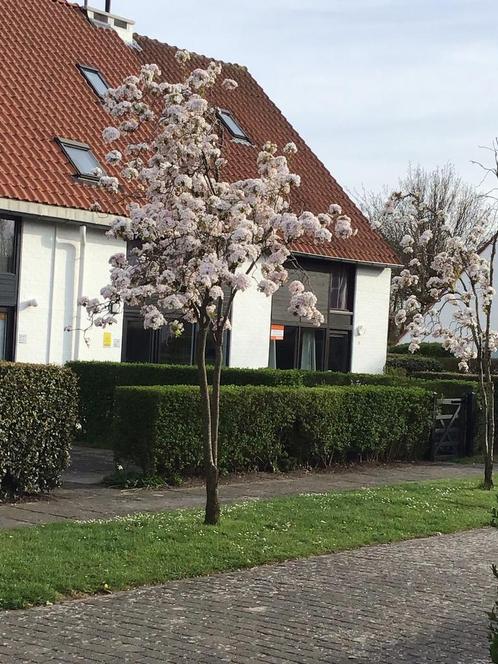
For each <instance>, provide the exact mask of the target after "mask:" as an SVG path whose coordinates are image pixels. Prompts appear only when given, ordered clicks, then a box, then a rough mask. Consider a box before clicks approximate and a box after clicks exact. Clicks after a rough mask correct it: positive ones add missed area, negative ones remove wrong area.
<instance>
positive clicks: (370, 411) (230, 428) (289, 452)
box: [113, 385, 433, 477]
mask: <svg viewBox="0 0 498 664" xmlns="http://www.w3.org/2000/svg"><path fill="white" fill-rule="evenodd" d="M432 413H433V394H432V393H431V392H429V391H427V390H423V389H420V388H416V387H415V388H413V387H403V388H395V387H387V386H348V387H346V386H345V387H315V388H313V389H305V388H303V387H297V388H292V387H278V388H275V387H256V386H249V387H244V388H241V387H235V386H224V387H223V388H222V391H221V419H220V456H219V467H220V470H221V471H222V472H232V471H247V470H255V469H258V470H274V469H277V468H279V469H284V470H287V469H288V468H289V467H292V466H296V465H304V466H324V465H327V464H329V463H331V462H332V461H345V460H348V459H358V458H362V459H379V460H390V459H404V460H408V459H422V458H426V457H427V455H428V454H429V447H430V443H429V438H430V430H431V419H432ZM113 441H114V450H115V454H116V457H117V458H118V459H119V460H120V461H122V462H124V461H131V462H133V463H135V464H137V465H138V466H139V467H141V468H142V470H143V472H144V473H145V474H146V475H149V476H150V475H156V474H159V475H162V476H165V477H168V476H170V475H177V474H180V475H182V476H185V475H192V474H197V473H199V472H200V471H201V470H202V467H203V461H202V443H201V421H200V404H199V392H198V390H197V388H195V387H193V386H184V385H180V386H155V387H144V386H143V387H118V388H117V389H116V415H115V427H114V435H113Z"/></svg>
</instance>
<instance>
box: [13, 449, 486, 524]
mask: <svg viewBox="0 0 498 664" xmlns="http://www.w3.org/2000/svg"><path fill="white" fill-rule="evenodd" d="M113 468H114V465H113V460H112V452H110V451H109V450H94V449H91V448H83V447H76V448H74V449H73V462H72V466H71V467H70V468H69V470H68V471H67V472H66V473H65V475H64V482H63V486H62V487H61V488H60V489H57V490H56V491H54V492H53V493H52V494H50V495H49V496H48V497H44V498H41V499H39V500H30V501H27V502H21V503H16V504H4V505H0V528H17V527H20V526H30V525H37V524H42V523H52V522H56V521H67V520H82V521H87V520H91V519H108V518H111V517H114V516H123V515H125V514H134V513H136V512H160V511H163V510H171V509H179V508H182V507H200V506H202V505H203V504H204V487H203V486H202V484H199V485H195V486H184V487H174V488H162V489H123V490H120V489H112V488H107V487H104V486H101V485H99V482H100V481H101V480H102V478H103V477H104V475H106V474H109V473H111V472H112V470H113ZM481 474H482V467H480V466H477V465H469V466H467V465H463V464H451V463H434V464H432V463H421V464H393V465H385V466H382V465H379V466H374V465H367V466H358V467H355V468H354V469H347V470H340V471H337V470H335V471H331V472H314V473H291V474H289V475H272V474H270V473H260V474H258V475H251V476H247V477H241V478H230V479H228V480H222V485H221V487H220V497H221V500H222V501H223V502H235V501H243V500H257V499H260V498H273V497H277V496H287V495H295V494H300V493H322V492H326V491H333V490H341V491H342V490H347V489H359V488H362V487H370V486H380V485H386V484H399V483H402V482H419V481H423V480H437V479H465V478H476V479H477V478H479V477H480V476H481Z"/></svg>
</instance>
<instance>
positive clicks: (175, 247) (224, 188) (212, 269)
mask: <svg viewBox="0 0 498 664" xmlns="http://www.w3.org/2000/svg"><path fill="white" fill-rule="evenodd" d="M189 59H190V56H189V54H188V52H186V51H178V52H177V60H178V61H179V62H180V63H181V64H186V63H187V62H188V61H189ZM220 74H221V65H220V64H219V63H216V62H212V63H210V64H209V65H208V66H207V68H206V69H194V70H193V71H192V72H191V73H190V74H188V76H186V78H185V80H184V81H183V82H181V83H167V82H158V81H159V76H160V71H159V69H158V68H157V66H155V65H146V66H144V67H142V70H141V72H140V74H139V75H138V76H130V77H128V78H127V79H126V80H125V81H124V83H123V84H122V85H121V86H120V87H118V88H116V89H113V90H109V93H108V96H107V101H106V108H107V110H108V111H109V113H110V114H111V116H112V117H113V118H114V119H115V121H116V124H115V126H111V127H108V128H107V129H105V130H104V132H103V137H104V140H105V141H106V142H108V143H109V144H112V143H114V142H115V141H117V140H119V139H122V137H123V135H126V134H130V133H132V132H135V131H138V133H139V134H140V141H139V142H134V143H130V144H129V145H127V147H126V149H124V150H123V149H121V150H118V149H112V150H110V152H109V154H108V155H107V161H108V163H110V164H113V165H118V167H119V168H120V172H121V175H122V176H123V177H124V178H125V179H126V180H128V181H132V182H135V183H136V185H137V189H138V190H139V191H140V192H141V193H142V194H143V196H144V198H145V202H144V203H141V204H139V203H133V204H130V206H129V215H128V217H127V218H119V219H116V220H115V222H114V224H113V226H112V228H111V230H110V231H109V235H110V236H111V237H113V238H119V239H122V240H125V241H126V242H128V243H133V245H134V246H135V248H134V249H133V250H132V251H131V254H130V256H129V257H127V256H125V255H124V254H116V255H115V256H112V257H111V259H110V265H111V271H110V274H111V278H110V283H109V285H107V286H106V287H105V288H103V289H102V291H101V295H102V297H103V298H104V301H103V302H102V301H101V302H99V301H96V300H88V299H86V298H85V299H84V300H83V301H82V303H81V304H82V305H83V306H85V307H86V309H87V311H88V313H89V315H90V317H92V318H93V323H94V324H98V325H102V326H105V325H108V324H110V323H112V322H113V320H114V319H113V317H112V316H111V315H110V314H109V313H104V314H103V312H105V311H109V310H111V309H112V308H113V306H112V305H114V304H118V303H125V304H127V305H130V306H133V307H140V308H141V312H142V315H143V319H144V325H145V327H148V328H152V329H157V328H159V327H161V326H163V325H166V324H168V325H170V327H171V328H172V330H173V332H174V333H175V334H181V332H182V329H183V328H182V325H183V324H182V323H181V322H179V321H178V320H175V321H174V322H173V323H170V322H169V320H170V318H171V317H172V316H173V315H176V316H177V317H178V318H180V319H181V320H183V321H186V322H189V323H200V324H202V325H203V326H206V325H207V326H209V328H210V329H211V331H212V333H213V335H214V336H215V339H216V338H217V335H218V338H220V334H221V333H222V332H223V330H224V329H226V328H227V327H228V326H229V315H230V309H231V305H232V302H233V299H234V297H235V295H236V294H237V293H238V292H239V291H245V290H247V289H248V288H250V287H251V286H253V285H256V287H257V288H258V289H259V290H260V291H261V292H262V293H264V294H265V295H267V296H271V295H272V294H273V293H274V292H275V291H276V290H277V289H279V288H280V287H281V286H282V285H284V284H285V283H286V282H287V279H288V273H287V270H286V269H285V267H284V265H285V263H286V261H287V260H288V258H289V255H290V246H291V244H292V242H294V241H295V240H298V239H299V238H302V237H303V236H306V237H307V238H309V239H312V240H313V241H315V242H329V241H331V240H332V238H333V237H334V236H335V237H338V238H341V239H347V238H349V237H351V235H353V233H354V231H353V229H352V226H351V221H350V219H349V218H348V217H347V216H345V215H344V214H343V213H342V210H341V208H340V207H339V206H338V205H331V206H330V207H329V209H328V210H327V211H324V212H323V213H321V214H314V213H312V212H307V211H305V212H301V213H300V214H296V213H294V212H292V210H291V209H290V204H289V197H290V194H291V191H292V190H293V189H294V188H296V187H298V186H299V184H300V178H299V176H298V175H295V174H293V173H292V172H291V171H290V169H289V165H288V162H287V156H290V155H293V154H295V153H296V151H297V148H296V145H295V144H294V143H288V144H287V145H286V146H285V147H284V148H283V152H284V154H280V153H279V150H278V148H277V146H276V145H275V144H273V143H271V142H268V143H266V144H265V145H264V146H263V148H262V150H261V151H260V153H259V154H258V156H257V170H258V177H255V178H250V179H245V180H239V181H236V182H228V181H224V180H223V179H222V177H221V172H222V170H223V167H224V166H225V163H226V162H225V159H224V158H223V157H222V154H221V148H220V145H221V141H220V136H221V131H222V129H221V127H220V124H219V120H218V116H217V113H216V109H215V108H214V107H213V106H211V105H210V104H209V103H208V100H207V98H206V97H207V95H208V93H209V90H210V89H211V88H212V87H213V86H214V85H215V84H216V83H217V81H218V79H219V77H220ZM222 86H223V88H225V89H226V90H235V89H236V88H237V83H236V81H233V80H232V79H225V80H224V81H223V82H222ZM153 119H154V127H155V129H154V130H147V129H146V127H145V126H144V125H147V124H148V125H149V126H151V123H150V121H151V120H153ZM144 137H145V139H144ZM286 155H287V156H286ZM101 184H102V185H103V186H105V187H107V188H109V189H111V190H112V191H116V188H117V186H118V184H117V180H116V179H115V178H102V179H101ZM289 289H290V305H289V310H290V311H292V312H293V313H294V314H295V315H296V316H299V317H302V318H306V319H307V320H310V321H312V322H313V323H314V324H317V325H319V324H320V323H321V322H322V321H323V316H322V314H321V313H320V312H319V311H318V309H317V307H316V302H317V300H316V297H315V296H314V295H313V293H311V292H310V291H307V290H306V289H305V287H304V285H303V284H302V283H301V282H300V281H293V282H292V283H291V284H290V286H289Z"/></svg>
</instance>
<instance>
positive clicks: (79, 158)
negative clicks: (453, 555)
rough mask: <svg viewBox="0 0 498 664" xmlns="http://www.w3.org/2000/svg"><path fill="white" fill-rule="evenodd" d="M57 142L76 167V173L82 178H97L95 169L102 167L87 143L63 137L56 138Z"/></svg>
mask: <svg viewBox="0 0 498 664" xmlns="http://www.w3.org/2000/svg"><path fill="white" fill-rule="evenodd" d="M57 142H58V143H59V145H60V146H61V148H62V149H63V151H64V154H65V155H66V157H67V158H68V159H69V161H70V162H71V164H72V165H73V166H74V168H75V169H76V172H77V175H79V176H80V177H84V178H93V179H96V178H97V175H96V170H97V169H100V170H101V171H102V168H101V166H100V164H99V162H98V161H97V158H96V157H95V155H94V154H93V152H92V151H91V150H90V148H89V146H88V145H85V144H84V143H77V142H76V141H68V140H65V139H64V140H63V139H57Z"/></svg>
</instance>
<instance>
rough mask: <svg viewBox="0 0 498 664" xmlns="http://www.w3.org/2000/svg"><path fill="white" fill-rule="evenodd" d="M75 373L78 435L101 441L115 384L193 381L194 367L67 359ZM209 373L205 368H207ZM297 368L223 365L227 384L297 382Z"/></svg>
mask: <svg viewBox="0 0 498 664" xmlns="http://www.w3.org/2000/svg"><path fill="white" fill-rule="evenodd" d="M66 366H68V367H69V368H70V369H72V370H73V371H74V373H75V374H76V375H77V376H78V382H79V390H80V422H81V425H82V431H81V437H82V438H83V439H86V440H87V441H95V442H97V441H105V440H107V439H108V438H109V436H110V433H111V427H112V416H113V408H114V389H115V388H116V387H117V386H118V385H197V380H198V379H197V368H196V367H195V366H192V365H188V364H178V365H175V364H146V363H138V362H137V363H133V362H68V363H67V365H66ZM208 373H209V372H208ZM300 373H301V372H300V371H298V370H289V371H280V370H278V369H235V368H224V369H223V377H222V381H223V383H225V384H227V385H269V386H270V385H272V386H277V385H299V384H300V383H301V378H300Z"/></svg>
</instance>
